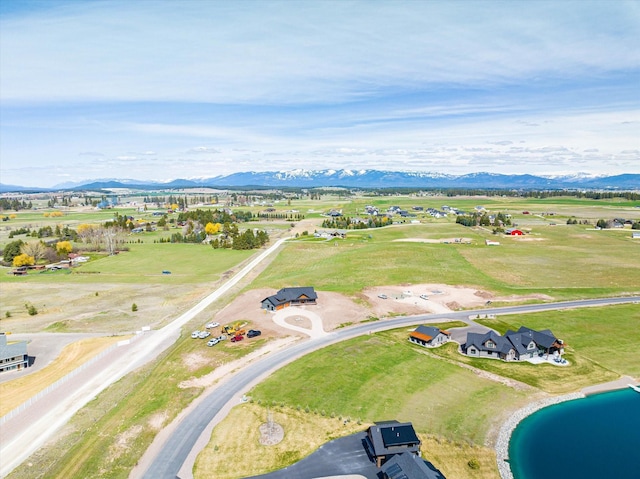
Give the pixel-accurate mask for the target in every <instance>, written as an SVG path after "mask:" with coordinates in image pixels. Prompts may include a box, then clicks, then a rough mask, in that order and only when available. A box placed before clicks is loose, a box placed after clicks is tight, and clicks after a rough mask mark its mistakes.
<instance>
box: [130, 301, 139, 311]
mask: <svg viewBox="0 0 640 479" xmlns="http://www.w3.org/2000/svg"><path fill="white" fill-rule="evenodd" d="M131 311H133V312H134V313H135V312H136V311H138V305H137V304H136V303H133V304H132V305H131Z"/></svg>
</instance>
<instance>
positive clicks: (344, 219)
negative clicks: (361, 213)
mask: <svg viewBox="0 0 640 479" xmlns="http://www.w3.org/2000/svg"><path fill="white" fill-rule="evenodd" d="M390 223H391V220H390V219H389V218H388V217H387V216H370V217H368V218H367V219H364V220H362V219H358V220H355V221H354V220H353V219H352V218H351V217H349V216H338V217H334V218H327V219H326V220H324V221H323V222H322V227H323V228H332V229H339V230H365V229H368V228H380V227H382V226H387V225H389V224H390Z"/></svg>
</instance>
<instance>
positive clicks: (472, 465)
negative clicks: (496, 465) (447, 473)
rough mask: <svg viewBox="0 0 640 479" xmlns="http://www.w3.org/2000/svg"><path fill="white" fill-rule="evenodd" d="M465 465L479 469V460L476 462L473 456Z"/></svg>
mask: <svg viewBox="0 0 640 479" xmlns="http://www.w3.org/2000/svg"><path fill="white" fill-rule="evenodd" d="M467 466H469V469H473V470H476V469H480V462H478V460H477V459H476V458H475V457H474V458H473V459H469V462H467Z"/></svg>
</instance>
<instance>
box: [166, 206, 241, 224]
mask: <svg viewBox="0 0 640 479" xmlns="http://www.w3.org/2000/svg"><path fill="white" fill-rule="evenodd" d="M252 219H253V213H251V211H234V212H233V213H229V212H227V211H224V210H222V211H221V210H218V209H215V210H201V209H197V210H194V211H183V212H181V213H179V214H178V218H177V221H178V223H185V222H187V221H189V220H191V221H194V222H198V223H200V224H203V225H206V224H207V223H214V224H215V223H220V224H225V223H241V222H244V221H251V220H252Z"/></svg>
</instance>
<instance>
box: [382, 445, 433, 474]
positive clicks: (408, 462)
mask: <svg viewBox="0 0 640 479" xmlns="http://www.w3.org/2000/svg"><path fill="white" fill-rule="evenodd" d="M380 471H381V472H382V478H383V479H445V477H444V476H443V475H442V473H441V472H440V471H439V470H437V469H436V468H435V467H433V465H431V464H428V463H427V462H425V461H424V460H423V459H421V458H420V456H414V455H413V454H409V453H406V452H403V453H401V454H397V455H395V456H393V457H392V458H391V459H389V460H388V461H387V462H385V463H384V464H383V465H382V467H381V468H380Z"/></svg>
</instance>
